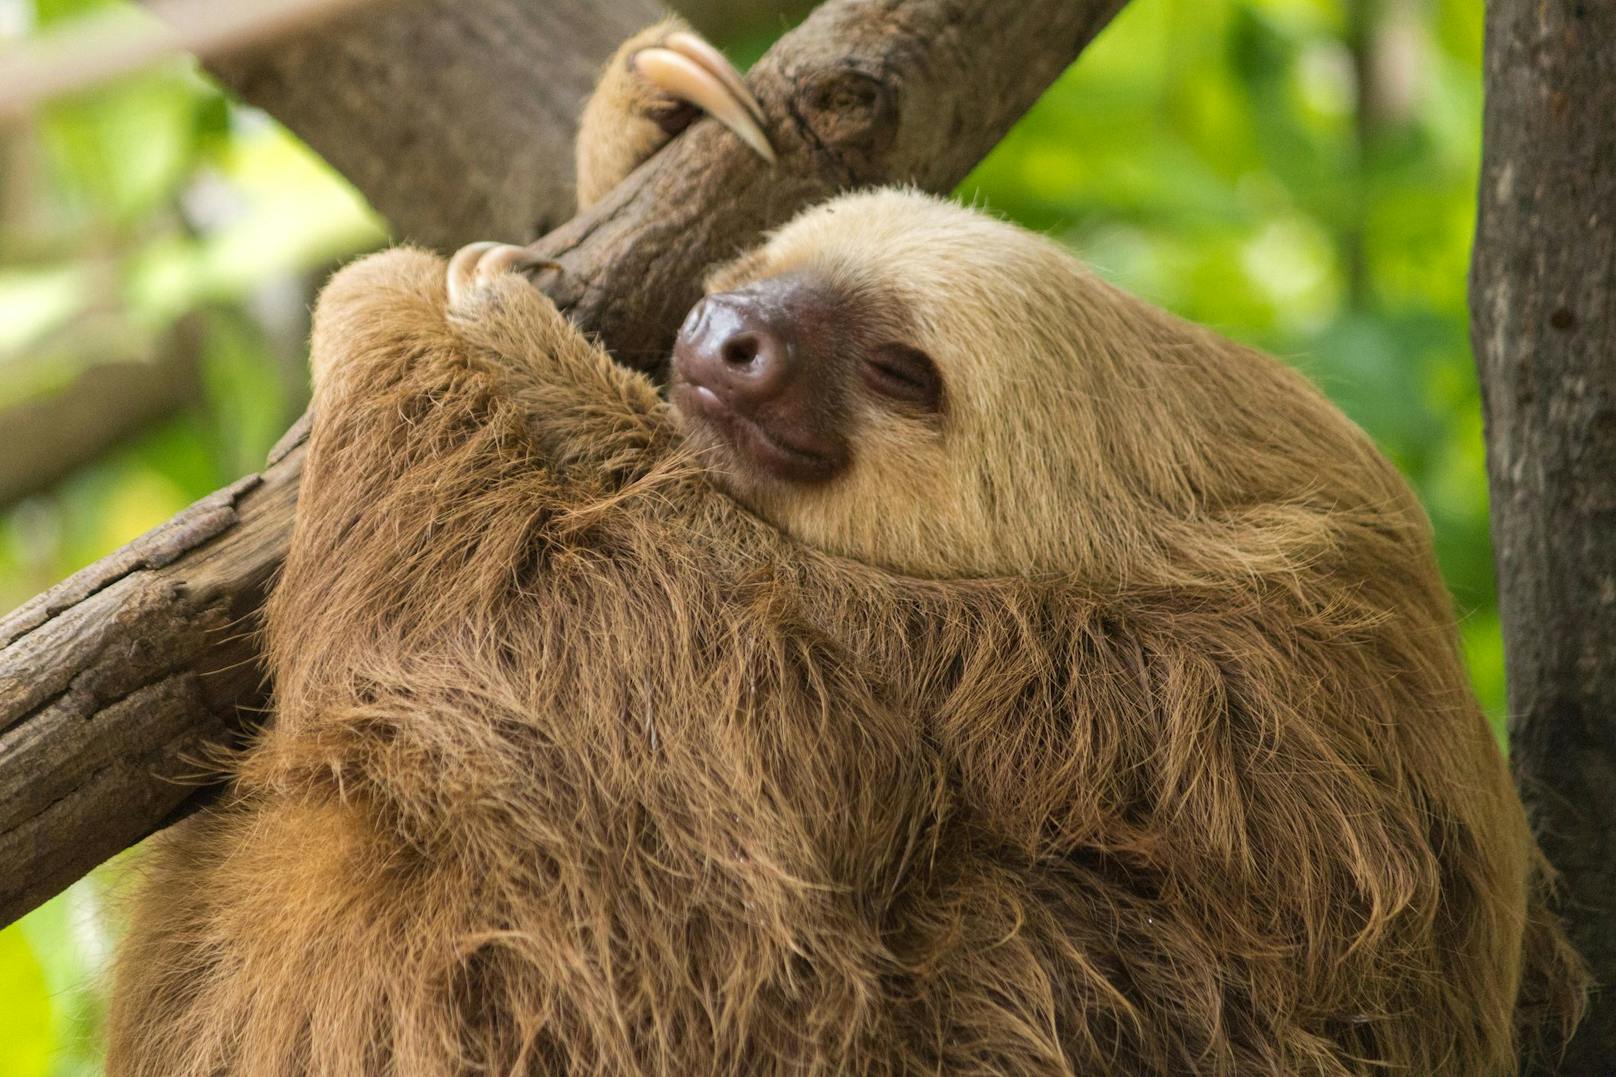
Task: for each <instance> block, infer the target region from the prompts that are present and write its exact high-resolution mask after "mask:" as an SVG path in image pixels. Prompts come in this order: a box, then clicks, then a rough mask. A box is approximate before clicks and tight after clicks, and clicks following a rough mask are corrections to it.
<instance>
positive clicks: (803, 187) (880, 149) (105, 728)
mask: <svg viewBox="0 0 1616 1077" xmlns="http://www.w3.org/2000/svg"><path fill="white" fill-rule="evenodd" d="M621 2H622V4H623V6H622V7H620V8H615V11H616V16H618V17H622V18H623V19H625V20H628V21H633V22H637V21H638V20H637V19H632V20H629V18H628V17H629V15H632V14H633V12H634V11H635V10H636V4H637V3H638V2H639V0H633V2H630V0H621ZM1124 2H1125V0H1026V2H1023V3H1018V4H1001V3H997V2H995V0H902V2H900V0H882V2H871V0H830V2H829V3H826V4H824V5H823V6H821V7H820V8H819V9H818V10H816V11H815V12H814V13H813V14H812V15H811V16H810V17H809V18H808V20H807V21H806V22H804V23H803V25H802V26H800V27H799V28H797V29H796V30H794V31H792V32H791V33H790V34H788V35H787V36H786V37H784V38H782V39H781V41H780V42H779V43H778V44H777V45H776V47H775V48H774V49H773V50H771V51H770V53H769V54H768V55H767V56H766V57H765V58H764V59H763V60H762V61H760V62H759V64H758V65H757V67H756V68H755V69H754V71H753V73H752V77H751V82H752V85H753V88H754V89H755V90H756V92H757V94H758V96H759V98H760V99H761V100H762V102H763V107H764V110H765V112H766V113H767V115H768V118H769V129H770V133H771V136H772V138H773V140H774V143H775V148H776V149H777V151H778V152H779V156H780V163H779V165H778V166H777V167H776V168H772V169H771V168H768V167H766V166H764V165H762V164H761V163H760V162H759V161H758V160H757V159H756V157H754V156H753V155H752V154H751V153H750V151H748V150H746V149H745V148H744V147H742V146H741V145H740V143H738V142H737V141H735V140H734V139H733V138H732V137H731V136H730V135H729V134H728V133H727V132H724V131H722V130H721V129H720V128H718V127H717V126H716V125H715V124H713V123H711V122H705V123H701V124H698V125H696V126H695V127H694V128H692V129H691V130H690V131H688V132H687V133H686V134H684V135H683V136H681V137H680V138H679V139H677V140H676V141H675V142H674V143H672V144H671V145H670V146H668V147H667V148H666V149H665V150H663V151H662V152H661V153H659V154H658V155H657V156H656V158H654V159H653V160H652V161H650V162H649V163H647V165H646V166H645V167H643V168H641V169H640V170H639V171H638V172H636V173H635V174H634V175H633V176H631V177H630V178H629V179H628V180H627V181H626V182H625V183H624V184H623V185H622V186H621V187H620V188H619V189H618V190H617V191H615V192H613V194H612V195H610V196H608V197H607V198H606V199H604V200H603V201H602V202H600V203H599V204H597V205H596V206H595V207H593V208H592V210H591V211H590V212H589V213H587V214H584V215H582V216H580V217H578V218H577V219H575V220H573V221H572V222H571V223H569V224H567V225H566V226H565V227H563V228H561V229H560V230H559V231H557V232H555V233H554V234H553V235H552V236H550V237H549V238H548V239H547V240H546V242H545V245H544V246H545V253H547V254H548V255H550V256H552V257H554V258H555V259H557V260H558V261H559V262H560V263H561V265H562V267H563V269H562V272H561V273H560V274H559V275H558V277H557V278H556V279H555V281H554V283H553V285H552V286H551V289H550V290H551V293H552V295H553V296H554V297H555V298H556V300H557V301H558V302H559V303H560V304H561V305H562V306H563V307H564V308H565V309H566V310H567V311H568V313H569V314H570V315H571V316H572V317H573V318H574V320H576V321H577V322H578V324H580V325H581V326H583V327H584V328H586V329H588V330H590V331H592V332H595V333H598V334H599V335H600V336H601V338H602V339H603V340H604V341H605V342H606V343H607V344H608V346H610V347H612V348H613V349H614V351H615V352H616V354H617V355H618V356H619V357H620V358H622V359H624V360H625V361H628V362H631V363H634V364H636V365H640V366H647V367H649V366H654V365H655V359H656V357H659V356H661V355H663V354H664V353H665V351H666V348H667V346H668V343H669V341H670V340H671V337H672V334H673V331H674V329H675V327H676V326H677V324H678V322H679V320H680V319H681V318H682V316H683V314H684V312H685V310H686V309H687V308H688V307H689V306H690V304H691V303H692V302H693V301H694V299H695V298H696V296H697V294H698V292H699V284H698V281H699V277H700V272H701V270H702V269H703V268H704V267H705V266H708V265H710V264H711V263H713V262H715V261H718V260H721V259H723V258H726V257H728V256H730V255H732V254H734V253H735V252H736V251H738V250H740V249H742V248H744V247H746V246H748V245H749V244H751V243H752V242H754V241H755V240H756V239H757V237H758V235H759V234H760V232H761V231H762V230H763V229H766V228H768V227H770V226H772V225H775V224H778V223H780V222H782V221H784V220H786V219H788V218H789V217H790V216H792V215H793V214H794V213H795V212H796V211H797V210H799V209H801V208H803V207H804V206H807V205H810V204H812V203H814V202H817V201H820V200H822V199H824V198H826V197H828V196H830V195H832V194H834V193H835V192H837V191H840V190H845V189H847V188H850V187H857V186H863V185H869V184H876V183H899V182H901V183H913V184H916V185H918V186H920V187H924V188H927V189H930V190H937V191H946V190H948V189H950V188H951V187H953V186H954V185H955V184H956V183H958V182H959V180H960V179H961V178H963V177H964V176H965V174H966V173H967V171H968V170H969V169H970V168H971V166H972V165H974V164H975V163H976V162H977V161H978V160H979V159H980V158H981V157H982V156H983V155H984V154H986V153H987V151H988V150H989V149H991V148H992V147H993V145H994V144H995V143H996V142H997V141H998V140H999V139H1000V138H1001V137H1002V136H1003V134H1004V133H1005V131H1006V130H1007V129H1008V128H1009V127H1010V125H1011V124H1012V123H1014V122H1015V120H1016V118H1017V117H1019V116H1020V115H1021V114H1022V113H1023V112H1024V111H1025V110H1026V109H1027V108H1028V106H1030V105H1031V104H1032V102H1033V101H1034V100H1036V99H1037V97H1038V96H1039V94H1041V93H1042V92H1043V90H1044V89H1045V88H1046V87H1047V86H1048V85H1049V83H1050V82H1052V81H1053V80H1054V79H1055V78H1056V76H1058V75H1059V74H1060V73H1061V71H1062V70H1064V69H1065V67H1066V66H1067V65H1068V64H1070V63H1071V61H1072V60H1073V59H1074V58H1075V57H1076V56H1077V54H1078V53H1079V52H1080V51H1081V50H1082V48H1083V47H1084V46H1085V45H1086V44H1087V43H1088V42H1089V41H1090V40H1092V39H1093V37H1094V35H1095V34H1097V33H1098V32H1099V31H1100V29H1101V28H1102V27H1104V26H1105V25H1106V23H1107V22H1108V21H1109V20H1110V18H1111V17H1112V16H1113V15H1114V14H1116V12H1117V11H1118V10H1119V9H1120V8H1121V7H1122V5H1123V3H1124ZM481 8H482V15H481V16H478V18H481V17H487V18H488V19H489V20H490V21H489V22H487V23H482V22H478V21H477V19H475V18H473V17H472V16H471V15H468V14H461V13H463V12H465V10H466V7H465V5H456V6H455V8H454V10H453V11H451V10H450V5H449V4H448V3H445V2H441V0H422V2H421V3H420V4H419V6H418V7H411V8H410V9H409V10H404V11H402V13H401V12H400V10H395V9H393V8H389V9H388V12H387V14H384V15H382V16H380V17H379V18H378V20H377V22H378V23H380V24H382V25H381V26H380V27H374V26H371V25H370V24H367V23H361V22H353V23H351V24H349V25H346V26H345V27H343V28H342V29H341V31H340V33H336V34H326V35H321V37H320V38H319V40H315V41H309V42H305V43H303V44H301V45H299V46H297V47H294V48H288V49H287V50H285V51H284V52H280V51H277V53H276V54H275V55H274V56H266V57H262V58H260V59H258V60H256V61H250V62H249V61H241V62H242V63H245V64H247V65H248V66H246V67H243V68H239V69H238V68H234V67H232V68H230V69H228V70H223V71H222V72H221V74H222V77H224V78H225V80H226V81H227V82H228V83H229V84H230V85H232V86H234V87H236V88H238V90H240V92H242V94H243V96H245V97H247V98H248V99H249V100H252V101H255V102H256V103H259V104H261V105H263V106H264V107H266V108H267V109H268V110H269V111H270V112H272V113H273V114H275V115H276V116H278V117H279V118H281V119H282V120H283V121H285V122H286V123H287V124H288V125H289V126H291V127H292V128H293V129H294V130H295V131H297V132H298V133H300V134H303V135H304V136H305V137H306V138H307V139H308V140H309V141H310V143H311V144H312V145H314V146H315V148H316V149H318V150H321V151H322V152H324V153H326V154H327V155H328V156H329V157H330V158H331V159H332V161H333V163H334V164H337V166H338V167H339V168H341V169H342V170H343V171H345V172H346V173H347V174H348V176H349V178H350V179H352V180H353V181H354V182H355V183H356V185H357V186H359V188H360V189H361V190H362V191H364V192H365V193H366V194H367V195H369V196H370V197H371V198H372V200H373V201H374V202H375V203H376V204H377V205H378V206H379V207H380V208H381V209H382V210H383V211H384V212H385V213H387V214H388V215H389V216H390V217H391V218H392V219H393V220H394V223H395V224H396V225H397V226H398V227H399V228H400V230H401V231H403V232H405V233H407V234H410V235H413V236H415V237H417V238H420V239H423V240H426V241H428V242H431V243H434V244H436V245H440V246H445V247H446V246H452V245H454V244H456V243H459V242H463V241H466V240H471V239H477V238H484V237H489V238H499V239H507V240H509V239H521V238H525V237H526V236H527V234H528V233H529V232H530V231H531V230H532V228H533V227H535V225H534V223H533V222H538V221H544V220H548V219H552V218H551V217H550V216H549V215H550V214H552V213H554V212H555V209H556V203H555V201H554V195H555V191H554V188H553V185H552V184H551V183H550V182H549V181H547V180H544V179H542V178H539V177H536V176H534V175H532V174H531V170H532V169H534V168H537V167H538V166H537V165H536V164H535V162H537V161H539V160H541V159H549V160H551V161H553V162H557V163H555V168H557V169H559V168H561V167H562V166H561V165H560V164H559V159H560V156H561V154H562V153H563V151H562V149H561V147H562V146H564V145H565V144H566V141H565V140H566V139H569V138H570V137H571V134H570V132H571V129H572V116H573V109H574V107H575V106H576V103H577V100H578V99H580V98H581V97H582V93H578V94H576V95H575V94H573V93H572V92H571V90H569V91H568V92H567V93H565V94H558V93H556V92H555V85H556V83H555V81H554V76H555V72H554V70H547V69H546V67H545V64H543V63H535V62H533V57H532V55H524V52H523V50H527V49H532V50H536V51H537V52H539V53H541V54H542V55H543V56H544V57H551V58H553V57H556V55H557V50H558V47H559V44H560V41H561V40H564V39H559V38H558V39H554V40H549V41H535V40H534V39H532V38H530V37H528V36H526V35H525V34H521V33H515V32H506V31H509V30H510V28H509V27H505V28H504V29H503V30H502V25H501V23H500V21H499V13H503V15H504V17H506V18H517V17H518V16H521V15H523V14H524V13H526V14H531V13H532V12H533V11H534V10H535V9H537V8H538V5H532V4H524V3H520V2H518V0H487V2H485V3H483V4H482V5H481ZM603 10H604V9H603V6H602V5H599V4H594V3H587V2H576V3H563V2H561V0H554V2H552V3H551V4H549V5H546V6H545V7H544V14H543V19H545V20H550V24H551V25H552V26H556V27H560V26H563V25H569V20H571V22H570V25H574V26H575V27H578V28H580V32H583V31H582V28H584V27H586V26H587V27H588V30H587V34H592V35H597V36H608V37H610V42H611V43H615V42H616V41H617V40H619V39H620V38H621V37H624V36H626V35H627V33H628V30H629V27H623V26H617V25H616V24H615V23H613V21H612V20H611V19H605V18H604V16H602V15H601V13H602V12H603ZM405 16H408V17H410V18H414V19H416V20H417V21H416V22H415V23H414V24H413V29H411V27H410V26H406V25H403V24H400V23H397V22H388V20H389V19H399V18H403V17H405ZM439 19H441V20H446V21H447V22H448V23H450V24H454V25H455V26H456V27H457V28H455V29H453V30H451V29H448V28H446V27H445V26H442V25H439V23H438V20H439ZM457 19H458V20H460V22H458V23H456V20H457ZM596 20H601V21H603V22H605V23H606V24H607V25H610V26H612V27H613V28H612V29H611V31H610V32H609V33H608V34H604V35H602V34H601V31H600V28H599V25H598V24H597V21H596ZM469 24H475V26H472V25H469ZM412 34H415V35H419V36H412ZM372 35H374V36H372ZM591 40H593V38H591ZM607 48H609V44H603V45H602V50H603V51H601V55H604V54H605V52H604V50H605V49H607ZM416 49H420V50H422V51H423V52H424V53H425V54H426V55H424V56H416V55H415V50H416ZM388 56H390V57H391V58H392V60H394V61H397V62H398V63H399V65H400V68H399V69H397V70H393V69H385V68H384V67H383V60H382V59H380V58H381V57H388ZM254 64H256V66H253V65H254ZM581 64H582V61H575V62H574V66H578V65H581ZM593 67H594V63H593V62H591V63H590V64H589V74H590V76H591V77H592V75H593ZM412 73H413V74H416V75H421V76H422V77H423V78H426V81H427V86H426V88H424V89H423V88H420V87H415V86H413V85H412V83H411V77H412ZM491 73H492V74H491ZM489 79H494V80H495V82H496V83H498V82H499V81H500V80H505V84H503V85H493V86H490V85H487V83H488V81H489ZM461 80H464V84H462V81H461ZM567 85H569V86H575V85H577V84H576V83H570V82H569V83H567ZM478 87H481V88H482V89H483V90H484V91H487V92H488V97H487V98H486V99H484V100H478V99H477V88H478ZM400 99H403V101H402V104H401V100H400ZM536 102H537V103H536ZM410 105H416V106H419V107H420V112H419V114H415V115H409V114H405V115H400V114H399V113H400V112H401V111H402V112H404V113H409V111H410V108H409V106H410ZM506 105H510V106H511V107H513V108H514V109H515V110H516V115H514V116H512V117H508V118H497V119H490V118H489V117H487V116H486V115H485V111H486V110H490V109H492V110H498V109H499V108H502V107H505V106H506ZM541 114H545V115H548V118H547V119H546V118H545V115H541ZM563 116H565V120H563V119H562V118H561V117H563ZM468 118H475V119H474V120H472V119H468ZM468 123H469V124H471V125H473V126H479V130H480V135H478V136H469V135H467V134H466V128H467V126H468ZM389 146H390V147H391V152H389ZM417 157H419V158H420V160H418V161H417V160H416V158H417ZM524 170H529V171H528V172H524ZM300 464H301V453H300V450H299V449H298V448H297V447H296V446H295V445H293V446H292V447H291V448H290V449H288V450H285V451H283V453H282V454H281V455H279V456H278V457H277V458H276V459H275V460H274V461H273V462H272V463H271V465H270V466H269V467H268V468H267V469H266V470H265V471H264V472H263V473H262V474H260V475H257V476H250V477H248V478H247V479H244V480H242V481H241V482H240V483H238V484H236V485H235V486H233V487H230V488H228V489H226V490H223V491H220V492H219V493H216V494H214V495H212V496H211V497H209V498H207V499H205V500H204V501H203V502H200V503H198V504H197V505H196V506H193V507H192V508H191V509H188V510H186V511H185V512H184V513H181V514H180V515H179V516H177V517H175V519H174V520H172V521H170V523H169V524H167V525H165V526H164V527H163V528H160V529H159V530H158V531H156V532H153V533H152V534H151V535H149V536H147V537H146V538H144V539H142V540H140V541H139V542H137V543H135V544H133V545H132V546H130V547H128V548H126V549H125V550H122V551H120V552H119V553H117V554H114V555H113V556H112V557H110V558H108V559H106V560H104V561H102V562H99V563H98V564H96V565H94V566H91V567H90V568H88V569H86V570H84V572H81V573H80V574H78V575H77V576H74V577H73V578H72V579H70V580H68V581H67V582H66V583H64V584H62V585H60V586H59V587H57V588H55V589H53V590H52V591H50V592H48V593H47V594H45V595H43V596H41V597H40V598H38V599H36V600H34V601H33V602H32V603H30V604H29V605H28V606H26V607H24V608H23V609H22V610H19V611H18V612H17V613H16V614H13V615H12V617H10V618H9V619H7V620H6V621H4V622H0V921H6V922H9V921H10V920H12V919H15V918H16V917H17V916H19V915H21V914H22V913H24V912H26V911H27V910H28V909H30V908H32V907H34V906H35V905H37V904H38V903H39V902H41V901H43V900H44V899H45V898H47V897H49V896H50V895H51V894H53V893H56V892H57V891H59V890H60V889H61V888H62V887H64V886H66V885H67V884H68V883H70V882H72V881H73V879H75V878H77V877H78V876H79V875H81V874H83V873H84V872H85V871H87V870H89V869H90V868H91V867H93V866H95V865H96V864H98V863H100V862H101V861H102V860H104V859H105V858H106V857H108V856H110V855H112V854H113V853H115V852H117V851H118V850H120V849H122V848H124V847H126V846H127V845H129V844H131V843H132V842H134V841H136V840H138V839H139V838H141V837H142V836H144V835H145V834H147V833H149V832H151V831H152V830H153V829H155V828H157V827H158V826H160V825H161V824H162V823H163V821H164V820H165V819H166V818H168V817H169V816H170V815H171V814H172V813H173V812H175V811H177V810H181V809H182V806H183V804H184V802H185V801H186V800H187V799H188V797H189V796H190V795H191V794H192V793H193V792H194V790H193V789H191V788H189V787H187V786H185V785H183V784H176V782H175V781H174V780H173V778H172V776H173V775H175V774H183V773H185V772H187V770H188V769H190V770H194V765H193V764H191V763H188V762H186V758H187V755H189V756H190V757H191V758H194V757H195V755H196V754H197V753H198V751H200V749H201V746H202V745H203V744H204V743H206V742H212V741H218V740H222V739H227V738H229V737H230V736H232V735H233V734H234V732H235V731H237V730H239V729H240V727H241V725H242V722H243V720H244V718H247V717H250V715H251V714H252V713H253V709H254V708H255V707H257V706H258V705H260V704H261V702H262V696H261V694H260V692H259V691H258V689H259V683H258V682H259V674H258V672H257V670H256V668H255V666H254V663H253V659H254V650H253V647H252V637H251V634H250V633H251V630H252V628H253V626H254V613H255V611H256V609H257V606H258V604H259V602H260V600H261V598H262V595H263V592H264V589H265V587H266V586H267V584H268V582H269V580H270V579H271V577H272V575H273V572H274V569H275V567H276V565H277V564H278V562H279V558H280V556H281V554H282V552H283V550H284V548H285V543H286V538H287V534H288V532H289V529H290V527H291V521H292V515H293V509H294V500H295V490H296V483H297V475H298V469H299V466H300Z"/></svg>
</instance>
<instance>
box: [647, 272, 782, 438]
mask: <svg viewBox="0 0 1616 1077" xmlns="http://www.w3.org/2000/svg"><path fill="white" fill-rule="evenodd" d="M770 306H771V305H770V304H767V303H765V302H763V301H762V300H761V299H760V298H759V297H756V296H750V295H747V294H745V293H729V294H725V295H716V296H709V297H708V298H706V299H703V300H702V301H701V302H700V303H698V304H697V305H696V307H695V309H693V310H692V311H691V312H690V316H689V317H688V318H686V319H685V324H684V326H683V327H681V328H680V330H679V340H678V343H677V344H676V345H675V346H674V362H675V363H676V364H677V365H678V368H679V373H680V375H681V376H682V377H683V378H684V379H685V380H686V381H688V382H690V383H691V384H693V385H700V386H703V387H705V388H707V389H709V390H711V391H712V392H714V393H716V394H718V396H719V397H720V398H722V399H723V400H724V401H725V402H726V403H728V404H729V405H730V406H731V407H734V408H736V409H737V410H740V411H742V412H751V411H755V410H756V409H757V408H758V407H760V406H761V405H763V404H766V403H768V402H769V401H771V400H774V399H776V398H778V397H779V396H780V394H781V393H782V392H783V391H785V389H786V387H787V386H788V385H789V384H790V382H791V380H792V376H793V367H794V365H795V363H794V360H795V354H794V351H795V349H794V348H793V347H792V343H791V339H790V334H789V331H788V329H787V327H786V326H785V325H784V324H783V321H784V319H783V318H782V317H781V315H780V314H779V313H778V312H777V311H775V310H772V309H770Z"/></svg>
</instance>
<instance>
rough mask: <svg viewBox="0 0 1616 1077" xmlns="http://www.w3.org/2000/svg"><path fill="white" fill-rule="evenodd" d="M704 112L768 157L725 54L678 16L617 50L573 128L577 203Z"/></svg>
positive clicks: (750, 102)
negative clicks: (575, 128)
mask: <svg viewBox="0 0 1616 1077" xmlns="http://www.w3.org/2000/svg"><path fill="white" fill-rule="evenodd" d="M703 112H706V113H708V114H709V115H711V116H712V117H713V118H714V119H716V120H718V121H719V122H720V123H722V124H723V125H724V126H725V127H728V128H729V129H730V130H731V131H734V132H735V134H736V135H737V136H738V137H739V138H740V139H741V140H742V141H743V142H745V143H746V144H747V145H748V146H750V147H751V148H752V149H753V150H754V151H756V153H757V154H758V155H759V156H760V157H762V158H763V159H764V160H766V161H768V162H769V163H770V164H773V163H774V159H775V157H774V150H773V148H772V147H771V146H770V145H769V139H768V136H767V135H766V134H764V132H763V123H764V117H763V110H762V108H761V107H760V106H759V105H758V102H757V98H755V97H754V96H752V92H751V91H750V90H748V89H747V88H746V84H745V82H743V81H742V79H741V75H740V73H739V72H738V71H736V70H735V68H734V67H732V66H731V65H730V63H729V61H728V60H726V59H724V57H723V54H722V53H720V52H719V51H718V50H717V49H715V48H713V47H712V46H711V45H709V44H708V43H707V42H706V41H705V40H703V39H702V38H701V37H700V36H699V35H697V34H696V33H695V32H693V31H692V30H691V29H690V28H689V27H688V26H686V25H685V24H684V22H683V21H682V20H679V19H667V20H665V21H663V22H660V23H658V24H657V25H655V26H653V27H651V28H650V29H649V30H644V31H642V32H640V33H638V34H635V35H634V36H633V37H631V38H629V40H628V41H626V42H625V43H624V44H623V46H622V47H621V48H619V49H618V50H617V53H616V55H614V56H613V57H612V59H611V61H610V62H609V63H608V64H607V65H606V71H605V73H604V74H602V75H601V79H600V82H599V83H598V84H597V85H596V86H595V92H594V94H593V96H591V97H590V99H589V103H588V104H586V105H585V106H584V112H583V117H582V119H581V121H580V123H579V128H578V142H577V177H578V208H579V209H585V208H587V207H588V206H590V205H592V204H593V203H594V202H596V201H598V200H599V199H600V198H601V196H602V195H604V194H605V193H606V192H607V191H609V190H611V189H612V188H613V187H615V186H616V185H617V183H618V182H619V181H620V180H621V179H622V178H623V177H624V176H626V175H628V174H629V173H630V172H632V171H633V170H634V169H635V168H637V167H638V166H639V165H640V163H641V162H643V161H644V160H645V159H646V158H648V157H650V156H651V155H652V154H653V153H655V152H656V151H657V150H659V149H661V148H662V146H663V145H664V144H666V143H667V142H668V140H669V139H671V138H672V137H673V136H674V135H676V134H678V133H679V132H680V131H682V130H684V129H685V128H686V127H688V126H690V124H691V123H693V122H695V121H696V120H697V119H699V118H700V116H701V114H702V113H703Z"/></svg>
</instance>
